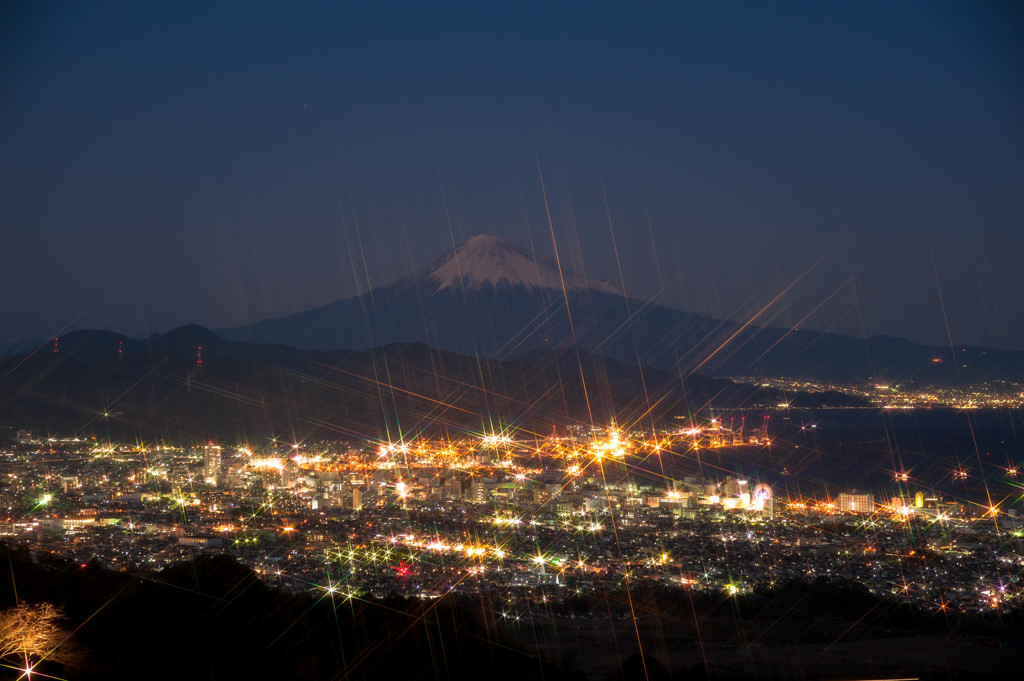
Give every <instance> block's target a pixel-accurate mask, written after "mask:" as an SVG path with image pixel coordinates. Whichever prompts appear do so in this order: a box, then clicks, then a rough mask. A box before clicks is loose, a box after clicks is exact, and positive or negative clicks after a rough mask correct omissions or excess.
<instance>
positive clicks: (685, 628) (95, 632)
mask: <svg viewBox="0 0 1024 681" xmlns="http://www.w3.org/2000/svg"><path fill="white" fill-rule="evenodd" d="M0 559H2V560H3V562H4V565H5V573H7V581H8V583H9V584H10V585H11V586H12V587H14V588H7V589H4V590H0V611H8V612H9V610H8V609H9V608H13V607H15V606H16V605H17V604H18V603H22V604H38V603H41V602H48V603H51V604H53V605H55V606H57V607H59V608H61V610H62V612H63V621H61V622H59V624H60V626H61V627H62V628H63V629H64V633H63V634H62V635H61V637H60V638H63V636H64V635H66V634H67V633H69V632H70V636H68V637H67V638H66V639H64V640H63V641H62V642H61V644H60V645H59V646H58V647H57V650H56V651H55V653H54V654H52V655H51V659H50V660H46V661H43V662H42V663H40V664H38V665H37V666H36V667H35V668H34V674H33V677H34V678H47V676H43V675H44V674H45V675H48V676H49V678H66V679H77V680H78V681H94V680H99V679H103V680H104V681H122V680H125V681H127V680H128V679H132V680H134V679H149V680H153V681H163V680H164V679H175V680H177V679H195V680H201V681H213V680H216V679H246V680H262V679H274V680H275V681H276V680H278V679H308V680H309V681H321V680H324V681H326V680H329V679H338V680H341V679H360V680H362V679H392V678H396V679H450V680H459V679H481V678H486V679H496V680H503V679H524V680H525V679H549V680H551V681H556V680H559V679H575V680H579V681H582V680H583V679H584V678H590V679H595V680H597V681H600V680H601V679H604V678H613V679H623V681H625V680H627V679H628V680H630V681H632V680H640V679H644V680H645V681H651V679H657V680H658V681H667V680H668V679H679V680H682V679H686V680H690V679H702V680H708V679H718V680H720V681H727V680H731V681H742V680H743V679H761V680H770V679H783V678H805V679H809V680H813V679H835V678H848V679H849V678H882V677H883V676H888V677H889V678H892V677H898V678H920V679H961V680H963V681H969V680H971V679H1003V678H1016V677H1015V676H1014V674H1013V672H1014V670H1015V667H1014V660H1015V659H1016V655H1017V653H1018V652H1019V647H1020V642H1019V636H1020V631H1021V625H1022V622H1021V619H1020V616H1019V613H1018V614H1017V615H1014V616H1009V617H1003V618H997V617H985V616H983V615H980V614H979V615H975V616H967V615H942V614H938V613H935V612H931V611H924V610H921V609H918V608H912V607H910V606H908V605H905V604H901V603H899V602H897V601H896V600H895V599H891V598H879V597H877V596H874V595H872V594H871V593H869V592H868V590H867V589H866V588H865V587H864V586H863V585H861V584H858V583H855V582H850V581H848V580H844V579H841V578H836V577H833V578H828V577H819V578H817V579H815V580H813V581H808V582H803V581H791V582H785V583H783V584H780V585H777V586H775V587H771V588H757V589H755V590H754V591H753V592H752V593H750V594H746V595H743V596H728V595H725V594H720V593H714V592H691V591H687V590H684V589H678V588H675V589H672V588H664V587H658V586H653V585H644V584H638V585H635V586H634V587H632V588H631V589H630V591H629V592H626V591H623V590H617V591H613V592H609V593H594V594H589V595H584V596H571V595H566V594H564V593H552V594H550V596H551V597H549V598H548V599H547V600H546V602H543V603H542V602H541V601H539V600H536V601H535V602H534V603H533V604H532V605H530V606H524V607H528V610H529V612H530V617H527V618H524V621H523V622H521V623H517V624H515V625H514V626H510V625H506V624H503V623H502V621H501V619H500V618H499V617H498V615H497V613H498V612H500V611H501V609H502V607H505V606H507V601H505V600H504V599H502V598H500V597H498V596H497V595H495V596H488V595H486V594H484V595H480V596H467V595H459V594H451V595H448V596H445V597H443V598H440V599H436V600H434V599H419V598H408V599H407V598H402V597H397V596H392V597H389V598H383V599H378V598H373V597H369V596H361V595H357V596H355V597H353V598H348V597H342V596H340V595H335V596H334V597H332V596H331V595H330V594H328V593H327V592H326V590H325V591H324V593H323V595H320V596H316V595H313V594H310V593H306V592H302V593H293V592H288V591H284V590H281V589H278V588H274V587H271V586H269V585H267V584H266V583H265V582H263V581H261V580H260V579H258V577H257V576H256V574H255V573H253V571H252V570H250V569H249V568H247V567H245V566H243V565H241V564H239V563H238V562H237V561H236V560H235V559H234V558H232V557H230V556H227V555H212V556H211V555H204V556H199V557H197V558H195V559H194V560H192V561H188V562H184V563H180V564H177V565H174V566H171V567H169V568H166V569H164V570H162V571H159V572H144V571H140V572H113V571H109V570H106V569H104V568H102V567H100V566H99V565H98V564H96V563H92V562H90V563H87V564H84V565H82V564H77V563H73V562H70V561H68V560H65V559H63V558H60V557H56V556H53V555H50V554H47V553H44V552H38V551H30V550H28V549H26V548H24V547H20V546H12V545H0ZM641 644H642V646H643V656H642V657H641V656H640V655H638V654H633V653H632V652H631V651H632V650H634V649H635V648H636V646H637V645H641ZM847 649H856V650H857V651H859V652H860V653H861V654H862V657H861V658H860V659H850V655H849V654H847V653H846V652H845V651H846V650H847ZM922 652H924V653H926V654H928V655H930V656H931V657H930V658H922V656H921V653H922ZM954 652H956V653H957V654H956V655H953V653H954ZM2 662H3V664H4V665H5V666H4V667H0V669H2V670H3V671H0V674H2V673H3V672H8V671H9V672H11V674H10V675H6V674H5V675H4V678H7V677H8V676H9V677H10V678H23V677H19V676H18V674H19V673H20V671H19V670H17V669H13V667H14V664H15V663H18V662H20V661H19V660H18V659H17V655H16V654H14V655H7V656H3V659H2ZM583 670H587V671H590V674H589V675H587V676H586V677H585V676H584V674H583V673H582V672H583ZM609 672H610V673H611V674H612V675H611V676H609ZM872 674H873V675H872ZM880 675H881V676H880Z"/></svg>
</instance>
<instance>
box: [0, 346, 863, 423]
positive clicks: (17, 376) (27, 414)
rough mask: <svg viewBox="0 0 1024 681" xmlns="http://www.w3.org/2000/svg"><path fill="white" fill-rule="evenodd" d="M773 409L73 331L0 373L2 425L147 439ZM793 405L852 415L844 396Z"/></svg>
mask: <svg viewBox="0 0 1024 681" xmlns="http://www.w3.org/2000/svg"><path fill="white" fill-rule="evenodd" d="M200 347H201V348H202V351H201V355H200V352H199V348H200ZM781 398H782V394H781V393H779V392H778V391H774V390H768V389H763V388H757V387H753V386H749V385H742V384H737V383H732V382H730V381H726V380H721V379H712V378H705V377H703V376H697V375H694V376H690V377H688V378H686V379H685V380H680V378H679V377H678V376H676V375H674V374H672V373H669V372H665V371H661V370H657V369H650V368H643V369H641V368H637V367H633V366H629V365H627V364H624V363H621V362H618V361H616V360H613V359H608V358H605V357H601V356H598V355H594V354H591V353H585V352H580V353H577V352H575V351H572V350H565V349H556V350H550V351H534V352H531V353H530V354H529V355H527V356H524V357H523V358H522V359H518V360H513V361H498V360H486V359H484V360H481V359H478V358H476V357H472V356H468V355H459V354H455V353H450V352H444V351H440V350H435V349H432V348H430V347H428V346H426V345H423V344H392V345H390V346H387V347H384V348H378V349H373V350H369V351H360V350H334V351H329V352H322V351H310V350H300V349H297V348H292V347H289V346H285V345H269V344H265V345H258V344H249V343H243V342H240V341H229V340H225V339H223V338H220V337H219V336H217V335H216V334H214V333H213V332H211V331H209V330H208V329H204V328H202V327H199V326H187V327H181V328H179V329H175V330H173V331H170V332H168V333H165V334H154V335H153V336H150V337H149V338H148V339H145V340H133V339H130V338H126V337H124V336H119V335H117V334H112V333H109V332H102V331H79V332H73V333H69V334H67V335H66V336H64V337H62V338H61V344H60V351H59V352H56V353H55V352H53V350H52V348H51V347H49V346H48V345H47V346H43V347H42V348H40V350H39V351H37V352H35V353H31V354H28V355H22V356H18V357H11V358H7V359H5V360H3V361H2V362H0V415H2V416H0V418H2V424H3V425H7V426H11V427H15V426H16V427H31V428H35V429H49V430H51V431H61V432H63V433H70V432H78V431H86V432H92V433H96V432H100V433H102V432H110V433H111V434H116V435H125V434H135V435H139V436H144V437H146V438H153V437H168V438H172V439H181V438H183V437H184V438H196V439H202V438H206V437H221V438H224V437H226V438H231V439H234V440H244V439H247V438H269V437H274V436H277V435H287V436H288V437H306V436H309V435H320V436H329V437H342V436H351V437H381V438H383V437H387V436H388V434H391V435H392V436H394V435H395V434H400V433H409V432H413V433H418V432H423V431H429V432H431V433H439V432H445V431H446V429H447V430H450V432H451V434H452V435H453V436H455V435H458V434H461V433H464V432H467V431H469V432H480V431H482V430H485V429H486V430H489V429H490V428H493V427H496V426H498V425H504V426H512V425H515V426H519V427H523V428H526V429H528V430H529V429H535V430H536V431H537V432H539V433H542V434H548V433H550V432H551V428H552V426H553V425H558V426H561V425H564V424H566V423H572V422H576V423H590V422H591V420H593V421H594V422H600V423H605V422H607V421H608V420H609V419H616V420H617V421H618V422H619V423H622V424H628V423H631V422H632V421H633V420H635V419H639V418H640V417H644V422H645V423H649V422H650V421H651V420H655V421H656V420H659V419H661V418H664V417H665V416H668V415H679V414H685V413H688V411H690V410H696V409H701V408H704V407H706V406H709V405H710V406H720V407H729V406H744V405H751V404H753V403H766V402H767V403H771V402H774V401H777V400H779V399H781ZM787 399H790V401H792V400H793V399H802V400H806V401H808V403H809V405H811V406H821V405H824V404H827V405H832V406H842V405H849V404H855V403H856V400H852V399H851V398H848V397H845V396H842V395H814V394H804V395H802V396H801V395H788V396H787Z"/></svg>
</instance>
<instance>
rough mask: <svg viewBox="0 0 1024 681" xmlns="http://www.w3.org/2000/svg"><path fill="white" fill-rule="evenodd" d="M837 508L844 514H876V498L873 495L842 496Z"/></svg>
mask: <svg viewBox="0 0 1024 681" xmlns="http://www.w3.org/2000/svg"><path fill="white" fill-rule="evenodd" d="M836 507H837V508H838V509H839V510H840V511H842V512H844V513H874V511H875V496H874V495H873V494H860V493H857V492H853V493H850V494H846V493H844V494H840V495H839V498H838V499H837V500H836Z"/></svg>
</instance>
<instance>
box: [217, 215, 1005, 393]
mask: <svg viewBox="0 0 1024 681" xmlns="http://www.w3.org/2000/svg"><path fill="white" fill-rule="evenodd" d="M218 333H219V334H220V335H221V336H223V337H225V338H229V339H233V340H240V341H247V342H252V343H279V344H285V345H290V346H294V347H298V348H303V349H306V350H334V349H339V348H346V349H355V350H368V349H371V348H377V347H382V346H386V345H389V344H392V343H424V344H426V345H428V346H430V347H433V348H437V349H440V350H446V351H450V352H456V353H460V354H466V355H471V356H476V357H488V358H495V359H502V360H504V359H512V358H518V357H524V356H529V358H530V361H532V362H540V363H541V364H543V356H544V355H545V354H553V353H550V352H547V353H546V352H545V351H551V350H555V349H562V348H577V349H580V350H586V351H588V352H591V353H593V354H595V355H599V356H604V357H609V358H612V359H616V360H619V361H622V362H626V363H628V364H631V365H644V366H649V367H653V368H658V369H663V370H668V371H672V372H674V373H676V374H679V375H687V374H689V373H692V372H698V371H699V372H700V373H702V374H706V375H711V376H755V375H764V376H791V377H803V378H809V379H817V380H825V381H852V380H876V381H877V380H884V381H905V380H917V381H921V382H926V383H933V384H940V383H956V382H970V381H978V380H985V379H989V378H1000V379H1006V380H1016V379H1021V378H1024V353H1020V352H1010V351H1002V350H996V349H991V348H977V347H968V346H955V347H944V348H942V347H930V346H925V345H918V344H915V343H911V342H909V341H906V340H902V339H899V338H891V337H886V336H874V337H871V338H867V339H864V338H856V337H853V336H843V335H838V334H832V333H822V332H818V331H810V330H804V329H801V330H792V329H782V328H773V327H756V326H753V325H743V324H739V323H736V322H733V321H728V320H718V319H713V318H710V317H706V316H702V315H697V314H691V313H687V312H683V311H680V310H676V309H672V308H669V307H665V306H662V305H658V304H656V303H653V302H650V301H643V300H636V299H630V298H628V297H626V296H625V295H623V293H622V292H621V291H619V290H618V289H617V288H616V287H615V286H613V285H612V284H610V283H608V282H606V281H597V280H593V279H587V278H585V277H583V276H580V275H578V274H576V273H574V272H571V271H569V270H568V269H566V268H565V267H562V266H558V265H557V264H556V265H552V264H550V263H545V262H543V261H541V260H538V259H537V258H535V257H534V256H532V255H529V254H528V253H526V252H524V251H523V250H521V249H520V248H518V247H516V246H515V245H513V244H511V243H509V242H508V241H506V240H504V239H501V238H499V237H496V236H489V235H480V236H475V237H473V238H471V239H469V240H468V241H466V242H465V243H463V244H461V245H460V246H458V247H457V248H455V249H454V250H452V251H449V252H448V253H446V254H444V255H443V256H441V257H440V258H438V259H437V260H435V261H434V262H432V263H430V264H429V265H427V266H426V267H425V268H423V269H422V270H420V271H418V272H416V273H415V274H413V275H411V276H408V277H406V278H404V279H401V280H399V281H397V282H394V283H392V284H388V285H386V286H382V287H379V288H376V289H373V290H372V291H369V292H367V293H364V294H362V295H360V296H356V297H353V298H348V299H345V300H339V301H337V302H334V303H331V304H329V305H326V306H324V307H320V308H316V309H313V310H309V311H307V312H301V313H298V314H293V315H290V316H287V317H281V318H276V319H267V320H264V321H261V322H257V323H255V324H252V325H249V326H244V327H237V328H233V329H223V330H220V331H218Z"/></svg>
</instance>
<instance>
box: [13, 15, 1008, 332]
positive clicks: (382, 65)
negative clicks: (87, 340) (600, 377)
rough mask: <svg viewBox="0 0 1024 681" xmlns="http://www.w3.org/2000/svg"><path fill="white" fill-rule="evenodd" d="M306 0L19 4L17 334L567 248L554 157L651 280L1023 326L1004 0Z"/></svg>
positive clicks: (279, 304) (285, 308) (296, 300)
mask: <svg viewBox="0 0 1024 681" xmlns="http://www.w3.org/2000/svg"><path fill="white" fill-rule="evenodd" d="M211 4H215V5H216V6H215V7H210V6H208V5H211ZM292 4H293V3H277V4H273V5H257V4H254V3H250V2H245V3H237V4H231V3H194V4H190V3H173V4H167V5H162V4H159V3H137V2H132V3H113V2H104V3H66V4H61V3H38V2H28V3H20V4H19V3H5V5H4V6H3V9H2V10H0V11H2V13H3V16H2V17H0V57H2V67H0V68H2V73H0V106H2V109H0V113H2V120H3V124H2V125H0V224H2V225H3V237H4V238H3V243H2V248H0V338H11V337H15V336H20V337H37V336H45V335H50V334H53V333H55V332H56V331H57V330H58V329H60V328H63V327H66V326H68V325H71V327H72V328H75V327H77V328H80V327H83V326H86V327H105V328H111V329H114V330H118V331H122V332H126V333H129V334H136V335H141V334H144V333H149V332H153V331H163V330H167V329H169V328H171V327H173V326H176V325H179V324H182V323H186V322H198V323H202V324H205V325H208V326H211V327H218V326H228V325H236V324H242V323H246V322H249V321H255V320H258V319H261V318H263V317H266V316H270V315H272V316H277V315H281V314H286V313H290V312H294V311H300V310H304V309H308V308H310V307H314V306H317V305H322V304H325V303H327V302H330V301H332V300H335V299H337V298H342V297H347V296H349V295H352V294H354V293H356V292H357V291H359V290H365V289H366V287H367V274H366V273H367V271H368V272H369V283H370V284H372V285H376V284H379V283H383V282H386V281H389V280H392V279H394V278H397V277H399V276H401V275H404V274H406V273H408V272H410V271H411V270H413V269H414V268H417V267H419V266H422V265H424V264H426V263H427V262H429V261H430V260H432V259H433V258H435V257H436V256H438V255H440V254H441V253H443V252H444V251H446V250H447V249H449V248H450V247H451V246H452V244H453V241H454V242H459V241H462V240H464V239H465V238H468V237H470V236H472V235H474V234H478V233H494V234H499V235H502V236H505V237H508V238H510V239H512V240H513V241H516V242H518V243H519V244H521V245H523V246H526V247H530V245H531V242H532V244H533V246H534V247H535V248H536V249H537V250H538V252H540V253H541V254H549V253H550V251H551V236H550V231H549V228H548V225H547V222H546V218H545V213H544V207H543V203H542V200H541V192H540V183H539V180H538V173H537V162H536V158H539V160H540V164H541V167H542V169H543V172H544V179H545V181H546V186H547V191H548V196H549V199H550V202H551V214H552V218H553V224H554V232H555V234H556V237H557V239H558V241H559V243H560V248H562V249H564V251H563V253H562V254H563V256H564V255H566V254H568V256H569V260H570V261H571V262H573V263H575V264H576V266H577V267H583V268H585V269H586V270H587V273H588V274H589V275H591V276H595V277H598V278H608V279H612V280H616V281H617V280H618V279H619V274H618V270H617V267H616V258H615V252H614V250H613V248H612V238H611V233H610V230H609V220H608V215H607V214H606V212H605V202H604V196H603V194H602V181H603V185H604V187H605V188H606V194H607V203H608V206H609V211H610V216H611V223H612V225H613V227H614V230H615V233H614V234H615V241H616V243H617V245H618V255H619V262H621V264H622V268H623V273H622V279H623V280H624V281H625V284H626V289H627V291H628V292H629V293H631V294H633V295H635V296H637V297H649V296H653V295H658V296H659V300H662V301H663V302H666V303H668V304H671V305H674V306H677V307H680V308H683V309H688V310H692V311H696V312H703V313H707V314H712V315H716V316H723V315H730V316H737V317H742V316H743V315H746V314H750V313H751V311H752V310H756V309H758V308H760V307H761V306H762V305H763V304H764V303H766V302H767V301H768V300H770V299H771V298H772V297H774V296H775V295H776V294H777V293H779V292H780V291H782V290H783V289H785V288H786V287H787V286H789V285H790V284H791V283H793V282H794V281H795V280H796V279H797V278H798V277H799V276H800V275H801V274H804V273H805V272H806V273H807V274H806V276H805V277H804V278H803V279H800V280H799V281H798V282H797V283H796V284H795V285H794V286H793V287H792V288H791V289H790V291H789V293H788V294H786V295H785V296H784V297H783V298H782V299H781V300H780V301H779V302H778V303H777V304H776V305H775V306H773V307H772V308H770V310H769V311H768V312H767V313H765V315H764V316H763V317H761V318H760V320H763V321H765V322H772V323H777V324H787V325H790V324H796V323H798V322H800V324H801V326H807V327H811V328H829V329H832V330H835V331H841V332H846V333H854V334H858V335H864V334H874V333H884V334H892V335H900V336H905V337H908V338H911V339H913V340H918V341H924V342H929V343H934V344H943V343H946V342H947V331H946V325H945V321H944V317H943V307H942V305H941V304H940V291H941V298H942V300H944V303H945V310H946V317H947V318H948V322H949V331H950V334H951V335H952V337H953V339H954V340H955V341H956V342H967V343H983V344H989V345H995V346H1000V347H1008V348H1016V349H1024V315H1022V314H1021V310H1022V309H1024V274H1022V268H1021V259H1022V257H1024V201H1022V197H1024V123H1022V121H1024V87H1022V86H1024V41H1021V40H1020V35H1021V29H1022V27H1024V12H1022V9H1021V8H1022V7H1024V6H1022V5H1020V4H1019V3H1011V2H1006V3H976V2H971V3H966V2H965V3H961V4H954V3H892V2H880V3H871V2H867V3H865V2H856V3H853V2H851V3H834V2H825V3H822V2H808V3H792V4H789V3H782V4H780V3H762V2H745V3H728V2H727V3H707V4H705V5H700V6H689V5H679V4H676V3H665V4H657V5H653V4H652V5H649V6H647V5H640V4H637V3H622V4H618V5H613V4H604V3H579V4H562V3H551V4H552V5H557V6H554V7H548V6H547V4H538V5H533V6H523V5H521V4H520V3H506V4H505V5H504V6H503V8H498V7H496V6H495V5H496V3H470V4H466V5H459V6H456V5H434V4H433V3H408V4H392V5H386V4H378V3H374V4H369V3H367V4H366V5H365V6H364V5H363V4H362V3H358V4H357V3H308V4H307V6H306V7H305V8H301V9H296V8H295V7H292V6H291V5H292ZM304 4H306V3H304ZM535 154H536V156H535ZM364 263H365V267H364ZM353 265H355V267H354V266H353ZM812 311H813V312H812ZM808 314H810V316H809V317H807V318H806V319H804V318H805V316H806V315H808Z"/></svg>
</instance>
